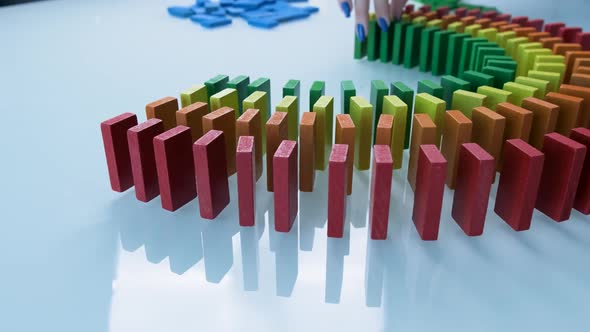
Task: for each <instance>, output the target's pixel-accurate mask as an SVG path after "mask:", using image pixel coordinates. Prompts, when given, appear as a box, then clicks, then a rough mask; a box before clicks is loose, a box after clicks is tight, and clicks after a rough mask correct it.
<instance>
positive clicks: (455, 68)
mask: <svg viewBox="0 0 590 332" xmlns="http://www.w3.org/2000/svg"><path fill="white" fill-rule="evenodd" d="M469 37H470V35H468V34H466V33H457V34H454V35H452V36H449V48H448V50H447V63H446V65H445V74H446V75H453V76H457V75H458V72H459V61H460V55H461V46H462V45H463V41H464V40H465V39H466V38H469Z"/></svg>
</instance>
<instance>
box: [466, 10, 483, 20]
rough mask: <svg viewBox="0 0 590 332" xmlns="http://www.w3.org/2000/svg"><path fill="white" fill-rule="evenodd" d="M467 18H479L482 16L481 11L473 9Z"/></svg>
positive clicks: (468, 12)
mask: <svg viewBox="0 0 590 332" xmlns="http://www.w3.org/2000/svg"><path fill="white" fill-rule="evenodd" d="M467 16H475V17H477V18H479V17H480V16H481V9H478V8H473V9H470V10H468V11H467Z"/></svg>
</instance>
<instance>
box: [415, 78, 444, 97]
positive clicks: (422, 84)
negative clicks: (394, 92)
mask: <svg viewBox="0 0 590 332" xmlns="http://www.w3.org/2000/svg"><path fill="white" fill-rule="evenodd" d="M417 92H418V93H428V94H430V95H433V96H434V97H436V98H440V99H443V94H444V93H443V87H442V86H441V85H440V84H436V83H434V82H432V81H430V80H420V81H418V90H417Z"/></svg>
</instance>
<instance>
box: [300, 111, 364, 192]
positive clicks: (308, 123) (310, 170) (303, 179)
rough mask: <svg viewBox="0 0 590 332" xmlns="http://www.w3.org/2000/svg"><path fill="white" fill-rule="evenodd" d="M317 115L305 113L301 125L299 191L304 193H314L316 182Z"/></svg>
mask: <svg viewBox="0 0 590 332" xmlns="http://www.w3.org/2000/svg"><path fill="white" fill-rule="evenodd" d="M316 114H317V113H315V112H305V113H303V115H302V116H301V122H300V123H299V190H301V191H303V192H312V191H313V183H314V181H315V135H317V134H318V131H317V130H318V129H317V124H316ZM336 143H338V141H336ZM352 155H353V156H354V153H353V154H352Z"/></svg>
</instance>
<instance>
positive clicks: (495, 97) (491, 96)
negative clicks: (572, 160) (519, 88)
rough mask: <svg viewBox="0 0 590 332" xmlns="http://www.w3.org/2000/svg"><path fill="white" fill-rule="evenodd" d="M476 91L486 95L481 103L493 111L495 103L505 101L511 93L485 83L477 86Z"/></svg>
mask: <svg viewBox="0 0 590 332" xmlns="http://www.w3.org/2000/svg"><path fill="white" fill-rule="evenodd" d="M477 93H479V94H480V95H484V96H486V97H487V98H486V100H485V102H484V104H483V105H484V106H485V107H487V108H489V109H491V110H494V111H495V110H496V105H498V104H499V103H505V102H507V101H508V99H509V98H510V95H512V92H509V91H505V90H500V89H496V88H492V87H491V86H487V85H484V86H480V87H479V88H477Z"/></svg>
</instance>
